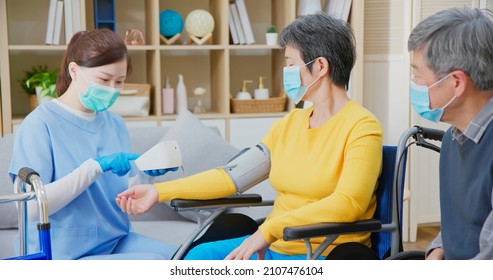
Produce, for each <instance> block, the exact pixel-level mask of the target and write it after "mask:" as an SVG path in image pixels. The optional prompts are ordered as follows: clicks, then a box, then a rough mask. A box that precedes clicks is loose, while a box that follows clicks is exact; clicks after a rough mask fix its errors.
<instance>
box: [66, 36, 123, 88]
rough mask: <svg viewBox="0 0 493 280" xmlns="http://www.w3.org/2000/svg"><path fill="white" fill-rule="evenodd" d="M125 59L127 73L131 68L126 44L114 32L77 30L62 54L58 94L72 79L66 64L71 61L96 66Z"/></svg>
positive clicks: (86, 65) (84, 65)
mask: <svg viewBox="0 0 493 280" xmlns="http://www.w3.org/2000/svg"><path fill="white" fill-rule="evenodd" d="M124 59H126V60H127V74H129V73H130V71H131V69H132V64H131V59H130V56H129V55H128V51H127V46H126V45H125V43H124V42H123V40H122V39H121V38H120V37H119V36H118V34H116V33H115V32H113V31H111V30H109V29H96V30H93V31H79V32H77V33H75V34H74V35H73V36H72V38H71V39H70V42H69V44H68V46H67V50H66V51H65V54H64V56H63V59H62V62H61V65H60V69H61V70H60V73H59V74H58V79H57V82H56V88H57V94H58V96H61V95H63V94H64V93H65V92H66V91H67V89H68V87H69V85H70V82H71V81H72V79H71V77H70V74H69V70H68V65H69V63H71V62H75V63H77V65H79V66H83V67H98V66H103V65H107V64H111V63H115V62H119V61H122V60H124Z"/></svg>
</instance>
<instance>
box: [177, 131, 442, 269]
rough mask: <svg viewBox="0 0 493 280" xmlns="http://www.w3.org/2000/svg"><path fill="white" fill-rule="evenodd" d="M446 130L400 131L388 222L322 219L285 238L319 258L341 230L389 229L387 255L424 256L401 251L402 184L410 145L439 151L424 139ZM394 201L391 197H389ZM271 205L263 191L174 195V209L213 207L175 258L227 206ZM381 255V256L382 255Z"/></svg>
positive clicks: (436, 137)
mask: <svg viewBox="0 0 493 280" xmlns="http://www.w3.org/2000/svg"><path fill="white" fill-rule="evenodd" d="M443 134H444V131H442V130H438V129H431V128H425V127H421V126H414V127H411V128H408V129H407V130H406V131H404V133H402V134H401V137H400V139H399V143H398V146H397V147H396V146H390V147H392V148H394V149H396V152H395V155H396V159H395V164H394V167H393V170H394V172H393V176H392V187H391V197H392V194H394V195H395V196H396V197H395V196H394V198H395V199H396V201H394V202H391V204H392V207H391V216H392V219H391V221H390V222H389V223H382V221H380V220H378V219H369V220H363V221H358V222H354V223H330V222H327V223H321V224H315V225H304V226H296V227H287V228H285V229H284V237H283V238H284V240H286V241H289V240H300V239H301V240H303V241H304V242H305V244H306V248H307V259H309V260H314V259H318V257H320V256H321V254H322V253H323V252H324V251H325V250H326V249H327V247H328V246H329V245H330V244H332V242H333V241H334V240H336V239H337V238H338V237H339V235H341V234H350V233H351V234H352V233H363V232H372V233H376V232H390V233H391V238H390V250H389V257H388V258H387V259H424V252H421V251H408V252H401V248H402V241H401V230H402V229H401V224H400V221H401V220H402V204H403V203H402V201H403V187H404V178H405V171H406V168H405V165H406V164H405V163H406V161H407V149H408V148H409V146H410V145H412V144H416V145H417V146H421V147H424V148H427V149H431V150H433V151H436V152H440V148H439V147H437V146H436V145H433V144H431V143H429V142H427V141H426V140H425V139H430V140H437V141H441V139H442V137H443ZM410 138H414V140H415V141H414V142H413V143H410V144H409V145H408V144H407V143H408V141H409V139H410ZM390 200H391V201H392V198H391V199H390ZM267 205H272V201H265V202H264V201H262V197H261V196H260V195H248V194H239V195H233V196H230V197H227V198H223V199H214V200H205V201H204V200H186V199H174V200H172V201H171V206H172V207H173V208H174V210H175V211H177V212H181V211H195V212H196V213H198V212H199V211H200V210H204V209H214V211H213V213H212V214H211V215H210V216H209V217H208V218H207V219H206V220H205V221H204V222H202V221H200V222H199V227H198V228H197V229H196V230H195V231H194V232H193V233H192V234H191V235H190V236H189V239H187V241H186V242H185V243H184V244H183V245H182V246H181V247H180V249H179V250H178V252H177V253H176V254H175V256H174V257H173V259H181V258H183V254H184V253H185V252H186V250H187V248H188V246H190V244H192V242H193V241H194V240H195V239H196V238H197V236H199V235H200V233H201V232H202V231H203V230H204V229H206V228H207V227H208V225H210V224H211V223H212V222H213V221H214V219H215V218H216V217H218V216H219V215H220V214H222V213H224V212H225V211H226V210H227V209H228V208H236V207H255V206H267ZM321 236H322V237H325V240H324V241H323V242H322V243H321V244H320V245H319V246H318V248H316V250H315V251H314V252H313V251H312V247H311V243H310V239H311V238H314V237H321ZM379 257H382V256H379Z"/></svg>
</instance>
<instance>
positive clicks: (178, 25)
mask: <svg viewBox="0 0 493 280" xmlns="http://www.w3.org/2000/svg"><path fill="white" fill-rule="evenodd" d="M182 30H183V17H182V16H181V15H180V13H178V12H177V11H173V10H164V11H162V12H160V13H159V33H160V34H161V35H163V36H164V37H166V38H170V37H173V36H175V35H176V34H178V33H181V31H182Z"/></svg>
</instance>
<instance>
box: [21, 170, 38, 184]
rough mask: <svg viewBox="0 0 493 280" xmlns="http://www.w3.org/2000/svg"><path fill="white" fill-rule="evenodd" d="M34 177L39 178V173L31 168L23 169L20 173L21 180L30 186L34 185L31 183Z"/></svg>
mask: <svg viewBox="0 0 493 280" xmlns="http://www.w3.org/2000/svg"><path fill="white" fill-rule="evenodd" d="M33 175H34V176H37V177H38V178H39V173H38V172H36V171H34V170H32V169H31V168H29V167H22V168H21V169H20V170H19V172H18V176H19V179H20V180H22V181H24V182H26V183H27V184H29V185H33V182H32V181H31V178H32V176H33Z"/></svg>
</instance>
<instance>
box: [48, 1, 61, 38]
mask: <svg viewBox="0 0 493 280" xmlns="http://www.w3.org/2000/svg"><path fill="white" fill-rule="evenodd" d="M57 2H58V0H50V6H49V8H48V24H47V26H46V36H45V44H47V45H51V44H53V31H54V30H55V14H56V6H57Z"/></svg>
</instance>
